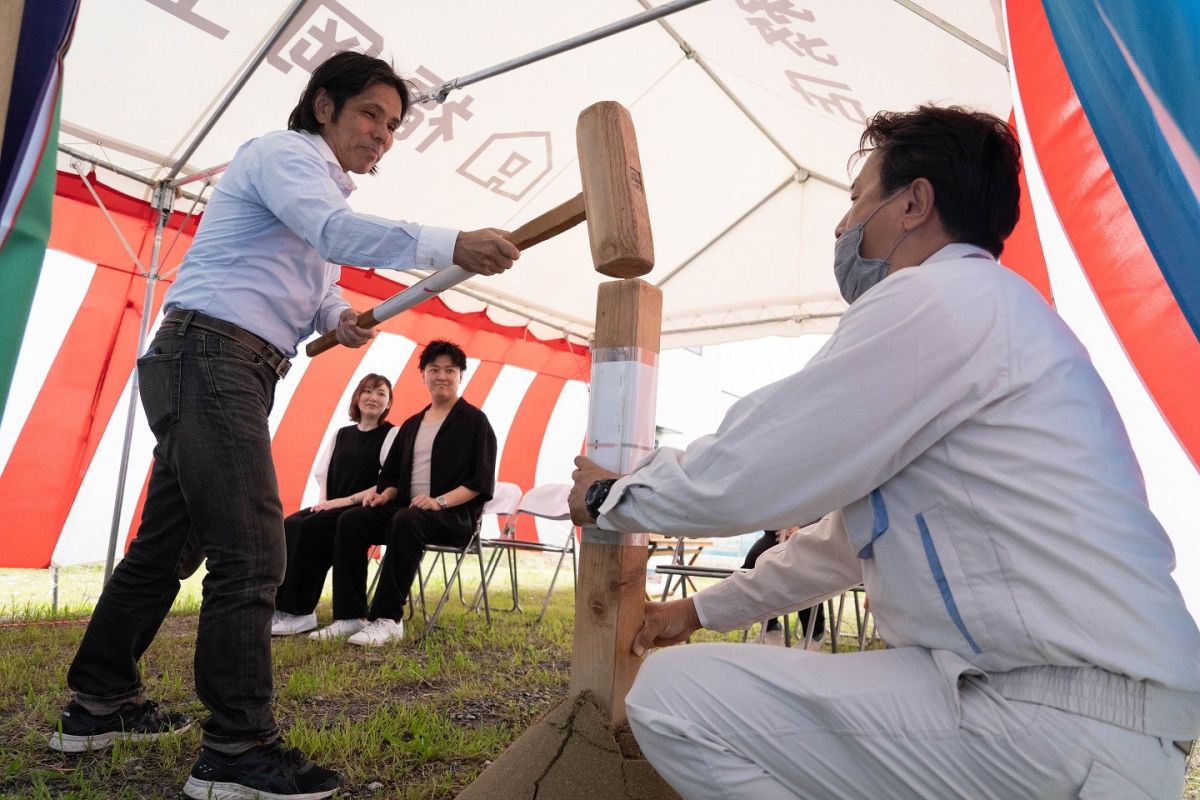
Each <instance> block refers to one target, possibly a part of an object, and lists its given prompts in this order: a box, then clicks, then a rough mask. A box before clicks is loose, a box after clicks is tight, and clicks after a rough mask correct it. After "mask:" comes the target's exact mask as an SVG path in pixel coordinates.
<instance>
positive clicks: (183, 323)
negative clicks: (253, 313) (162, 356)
mask: <svg viewBox="0 0 1200 800" xmlns="http://www.w3.org/2000/svg"><path fill="white" fill-rule="evenodd" d="M162 327H163V328H178V329H179V331H178V333H179V335H180V336H183V334H185V333H186V332H187V329H188V328H199V329H200V330H203V331H208V332H209V333H215V334H217V335H218V336H224V337H225V338H226V339H232V340H233V341H235V342H237V343H238V344H240V345H242V346H243V347H246V348H248V349H249V350H250V351H251V352H252V353H254V354H255V355H256V356H258V357H259V358H261V359H262V360H263V361H264V362H265V363H266V365H267V366H268V367H270V368H271V369H273V370H274V371H275V376H276V377H277V378H280V379H282V378H283V377H284V376H285V375H287V374H288V370H289V369H291V368H292V362H291V361H289V360H288V359H287V357H286V356H284V354H283V353H281V352H280V351H279V348H278V347H276V346H275V345H273V344H271V343H270V342H268V341H267V340H265V339H262V338H260V337H258V336H255V335H254V334H253V333H251V332H250V331H248V330H246V329H245V328H239V327H238V326H237V325H234V324H233V323H231V322H226V321H225V320H223V319H217V318H216V317H210V316H209V315H208V314H201V313H200V312H199V311H189V310H187V309H183V308H173V309H171V310H170V311H168V312H167V315H166V316H165V317H164V318H163V321H162Z"/></svg>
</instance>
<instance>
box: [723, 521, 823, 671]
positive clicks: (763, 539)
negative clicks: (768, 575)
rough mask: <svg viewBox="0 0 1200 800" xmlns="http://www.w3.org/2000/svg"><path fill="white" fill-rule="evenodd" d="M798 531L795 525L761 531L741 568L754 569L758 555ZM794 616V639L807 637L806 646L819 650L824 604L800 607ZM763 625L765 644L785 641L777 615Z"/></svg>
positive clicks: (802, 639)
mask: <svg viewBox="0 0 1200 800" xmlns="http://www.w3.org/2000/svg"><path fill="white" fill-rule="evenodd" d="M799 531H800V528H799V527H796V526H793V527H790V528H781V529H779V530H771V531H763V534H762V536H760V537H758V539H757V540H755V542H754V544H752V545H750V550H749V551H748V552H747V553H746V560H745V561H743V562H742V569H754V565H755V564H756V563H758V557H759V556H761V555H762V554H763V553H765V552H767V551H768V550H770V549H771V548H772V547H774V546H775V545H779V544H783V543H784V542H786V541H787V540H788V539H790V538H792V536H794V535H795V534H796V533H798V532H799ZM796 616H797V618H798V619H799V620H800V626H799V627H798V628H797V629H796V639H797V640H798V641H799V642H804V640H805V639H806V638H808V639H809V642H808V648H809V649H810V650H820V649H821V638H822V637H823V636H824V635H825V606H824V605H823V604H818V605H816V606H814V607H812V608H802V609H800V611H799V613H797V614H796ZM810 624H811V625H812V628H813V632H812V637H811V638H809V637H808V636H807V631H808V628H809V625H810ZM763 627H764V630H763V642H764V643H765V644H771V645H782V644H784V643H785V642H784V640H783V626H782V625H781V624H780V622H779V617H771V618H770V619H768V620H767V622H766V624H765V625H764V626H763Z"/></svg>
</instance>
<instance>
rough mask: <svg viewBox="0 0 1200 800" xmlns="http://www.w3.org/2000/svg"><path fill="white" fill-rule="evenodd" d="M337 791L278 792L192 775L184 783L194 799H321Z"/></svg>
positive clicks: (186, 792) (185, 788)
mask: <svg viewBox="0 0 1200 800" xmlns="http://www.w3.org/2000/svg"><path fill="white" fill-rule="evenodd" d="M336 791H337V789H323V790H321V791H319V792H307V793H305V794H276V793H274V792H264V791H262V790H261V789H251V788H250V787H249V786H242V785H241V784H240V783H221V782H220V781H202V780H200V779H199V778H194V777H192V776H190V775H189V776H188V779H187V783H185V784H184V785H183V793H184V794H185V795H187V796H188V797H191V798H194V800H321V798H323V797H329V796H330V795H332V794H333V793H334V792H336Z"/></svg>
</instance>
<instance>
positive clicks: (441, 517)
mask: <svg viewBox="0 0 1200 800" xmlns="http://www.w3.org/2000/svg"><path fill="white" fill-rule="evenodd" d="M474 533H475V517H474V515H473V514H472V513H471V512H470V511H467V510H466V509H463V508H447V509H445V510H444V511H425V510H423V509H419V508H410V507H406V508H400V507H398V506H377V507H375V508H362V507H359V508H351V509H348V510H347V511H346V512H345V513H344V514H342V516H341V518H340V519H339V520H338V525H337V536H336V537H335V539H334V553H333V618H334V619H360V618H362V617H366V618H367V619H372V620H374V619H379V618H381V617H382V618H385V619H401V618H402V617H403V616H404V599H405V598H406V597H408V593H409V591H410V590H411V589H412V583H413V579H414V578H415V577H416V575H417V570H418V569H419V568H420V566H421V557H422V556H423V555H424V554H425V545H427V544H440V545H451V546H454V547H465V546H466V545H467V544H468V543H469V542H470V541H471V536H472V535H474ZM375 544H385V545H387V552H386V553H385V554H384V557H383V563H382V564H380V565H379V569H380V573H379V583H378V585H377V586H376V587H375V596H374V598H372V600H371V604H370V606H369V607H368V605H367V551H368V549H369V548H370V547H371V545H375Z"/></svg>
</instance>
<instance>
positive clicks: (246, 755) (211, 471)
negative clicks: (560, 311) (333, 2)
mask: <svg viewBox="0 0 1200 800" xmlns="http://www.w3.org/2000/svg"><path fill="white" fill-rule="evenodd" d="M408 104H409V96H408V89H407V86H406V84H405V83H404V81H403V79H401V78H400V77H399V76H398V75H396V73H395V71H394V70H393V69H392V68H391V67H390V66H389V65H388V64H387V63H386V62H383V61H380V60H379V59H376V58H371V57H369V56H364V55H361V54H358V53H339V54H337V55H335V56H333V57H332V58H330V59H329V60H328V61H326V62H325V63H324V64H322V65H321V66H320V67H318V68H317V69H316V71H314V72H313V75H312V78H311V79H310V80H309V83H308V86H307V87H306V88H305V90H304V93H303V95H302V96H301V98H300V102H299V103H298V104H297V106H296V108H295V109H294V110H293V111H292V114H291V116H290V118H289V120H288V130H287V131H277V132H273V133H268V134H266V135H264V136H261V137H259V138H257V139H253V140H251V141H249V142H247V143H246V144H244V145H243V146H242V147H241V148H240V149H239V150H238V152H237V154H236V156H235V157H234V159H233V161H232V162H231V163H230V165H229V168H228V170H227V171H226V173H225V175H224V176H223V177H222V179H221V183H220V185H219V186H218V187H217V189H216V191H215V192H214V194H213V197H212V199H211V200H210V201H209V203H208V208H207V210H206V211H205V214H204V218H203V220H202V222H201V223H200V228H199V230H198V232H197V234H196V239H195V241H194V243H193V244H192V247H191V249H190V250H189V252H188V254H187V256H186V258H185V259H184V261H183V264H182V265H181V266H180V268H179V273H178V276H177V277H176V279H175V282H174V284H173V285H172V286H171V288H170V290H169V291H168V292H167V297H166V301H165V310H166V316H165V318H164V321H163V324H162V326H161V327H160V328H159V330H158V333H157V334H156V336H155V338H154V341H153V342H152V343H151V345H150V348H149V349H148V350H147V352H146V353H145V354H144V355H143V356H142V358H140V359H139V360H138V380H139V385H140V389H141V395H142V404H143V406H144V407H145V410H146V419H147V422H148V423H149V424H150V427H151V429H152V430H153V432H154V435H155V438H156V440H157V446H156V447H155V451H154V457H155V461H154V468H153V471H152V473H151V476H150V484H149V487H148V489H147V494H146V505H145V509H144V511H143V514H142V522H141V525H140V527H139V528H138V534H137V537H136V538H135V539H134V540H133V543H132V545H131V546H130V548H129V552H128V554H127V555H126V556H125V558H124V560H122V561H121V563H120V565H118V567H117V569H116V571H115V572H114V573H113V576H112V578H111V580H110V581H109V583H108V585H107V586H106V587H105V590H104V593H103V594H102V595H101V597H100V600H99V602H98V603H97V606H96V610H95V612H94V613H93V615H92V619H91V622H90V624H89V625H88V629H87V632H86V633H85V635H84V639H83V642H82V643H81V644H80V647H79V651H78V653H77V654H76V656H75V660H74V662H73V663H72V665H71V669H70V671H69V673H68V675H67V683H68V685H69V686H70V688H71V690H72V691H73V692H74V699H73V700H72V701H71V702H70V703H69V704H68V705H67V706H66V708H65V709H64V710H63V712H62V715H61V717H60V719H59V722H58V725H57V727H56V730H55V732H54V733H53V735H52V737H51V739H50V746H51V747H52V748H54V749H56V750H61V751H66V752H81V751H85V750H93V749H99V748H102V747H106V746H108V745H109V744H111V743H112V742H113V741H115V740H117V739H122V738H132V739H153V738H157V737H160V736H167V735H171V734H174V733H179V732H181V731H183V730H185V729H186V728H187V727H189V726H190V721H189V720H188V719H187V718H186V717H184V716H183V715H181V714H175V713H168V712H164V711H162V710H159V709H158V708H157V707H156V706H155V704H154V702H153V701H152V700H150V699H149V698H148V697H147V696H146V692H145V690H144V688H143V686H142V681H141V677H140V674H139V670H138V661H139V660H140V658H141V656H142V654H143V653H144V652H145V650H146V648H147V647H148V646H149V645H150V642H151V641H153V639H154V636H155V634H156V633H157V631H158V628H159V626H160V625H161V623H162V621H163V618H164V617H165V616H166V613H167V611H168V610H169V609H170V607H171V604H172V602H173V601H174V599H175V595H176V594H177V593H178V591H179V580H180V577H181V576H185V575H186V574H188V573H190V572H191V571H192V570H194V568H195V564H196V563H197V562H196V558H195V555H194V553H195V549H194V548H198V549H199V550H200V551H202V552H203V555H204V557H206V558H207V559H208V575H207V577H206V579H205V581H204V598H203V602H202V604H201V608H200V622H199V628H198V631H197V636H196V660H195V670H196V693H197V695H198V696H199V697H200V700H201V701H202V702H203V703H204V705H205V707H206V708H207V709H208V711H209V712H210V716H209V717H208V718H207V719H206V720H205V721H204V723H203V728H204V736H203V742H202V743H203V748H202V752H201V755H200V758H199V759H198V760H197V762H196V764H195V766H194V767H193V769H192V772H191V775H190V776H189V778H188V781H187V783H186V784H185V786H184V794H186V795H187V796H188V797H194V798H206V797H213V796H217V795H218V794H220V796H222V797H226V796H228V797H235V796H236V797H242V796H245V797H252V796H270V797H276V798H287V797H304V798H320V797H327V796H329V795H330V794H332V793H333V791H334V790H335V789H336V788H337V786H338V783H339V776H338V774H337V773H336V772H334V771H333V770H329V769H325V768H322V767H319V766H317V765H316V764H313V763H312V762H311V761H309V760H308V759H307V758H306V757H304V756H303V755H301V754H300V752H299V751H297V750H288V749H285V748H284V747H283V746H282V745H281V743H280V738H279V737H280V732H279V728H278V726H277V725H276V723H275V720H274V716H273V714H272V712H271V694H272V676H271V636H270V628H271V618H272V613H273V612H274V606H275V602H274V601H275V590H276V588H277V587H278V586H279V583H280V582H281V581H282V579H283V570H284V561H285V553H284V536H283V509H282V505H281V503H280V500H279V488H278V484H277V482H276V478H275V468H274V465H273V463H272V460H271V436H270V431H269V429H268V426H267V415H268V414H269V413H270V410H271V405H272V402H273V400H274V393H275V382H276V381H277V380H278V379H279V378H282V377H283V376H284V375H286V373H287V369H288V367H289V365H290V362H289V361H288V359H289V358H290V357H291V356H293V355H295V353H296V348H297V345H298V344H299V343H300V342H301V341H303V340H304V339H306V338H307V337H308V336H309V335H311V334H312V333H314V332H320V333H324V332H327V331H334V332H335V335H336V337H337V339H338V341H339V342H340V343H342V344H344V345H347V346H350V347H359V346H362V345H363V344H365V343H366V342H367V341H369V340H370V339H371V338H372V337H373V336H374V331H372V330H368V329H364V328H360V327H359V326H358V325H357V316H358V315H357V312H356V311H354V310H353V309H351V308H350V306H349V304H348V303H347V302H346V301H345V300H344V299H343V298H342V296H341V292H340V290H339V289H338V287H337V285H336V284H335V281H336V280H337V278H338V275H339V269H340V268H339V265H340V264H354V265H356V266H364V267H387V268H401V269H406V268H413V267H420V268H426V269H442V268H445V267H447V266H449V265H451V264H457V265H458V266H460V267H463V268H464V269H466V270H468V271H471V272H475V273H478V274H481V275H492V274H495V273H497V272H502V271H503V270H506V269H508V268H509V267H511V266H512V263H513V261H514V260H516V259H517V258H518V257H519V256H520V253H519V251H518V250H517V248H516V247H514V246H513V245H512V244H511V243H509V242H508V241H507V240H506V239H505V238H504V232H503V231H498V230H495V229H491V228H487V229H483V230H477V231H465V232H459V231H456V230H453V229H449V228H434V227H429V226H422V225H418V224H416V223H411V222H397V221H393V220H387V219H382V218H379V217H374V216H370V215H367V214H360V213H357V212H355V211H353V210H351V209H350V207H349V206H348V205H347V204H346V198H347V197H348V196H349V195H350V193H351V192H352V191H353V190H354V182H353V181H352V180H351V178H350V175H349V173H357V174H364V173H373V172H374V171H375V165H376V164H377V163H378V161H379V159H380V158H381V157H382V156H383V155H384V153H386V152H387V151H388V149H389V148H390V147H391V145H392V137H393V133H394V132H395V130H396V128H397V127H399V125H400V122H401V120H402V119H403V118H404V115H405V113H406V112H407V110H408Z"/></svg>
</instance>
